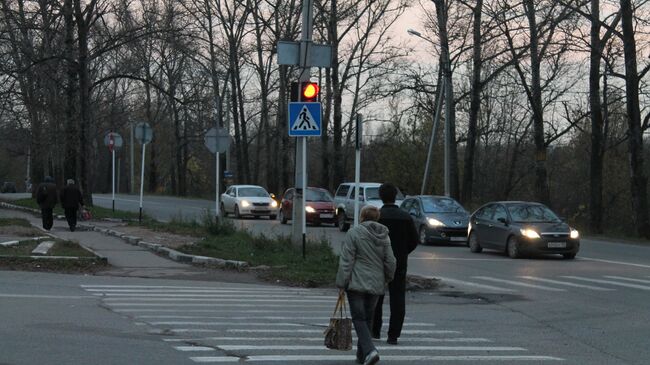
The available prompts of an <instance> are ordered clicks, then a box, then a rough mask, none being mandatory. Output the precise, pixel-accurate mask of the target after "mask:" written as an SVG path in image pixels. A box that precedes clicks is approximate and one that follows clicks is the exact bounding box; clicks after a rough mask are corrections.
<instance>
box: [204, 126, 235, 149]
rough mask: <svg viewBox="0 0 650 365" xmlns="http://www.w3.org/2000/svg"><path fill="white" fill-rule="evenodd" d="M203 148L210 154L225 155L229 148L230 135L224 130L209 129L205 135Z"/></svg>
mask: <svg viewBox="0 0 650 365" xmlns="http://www.w3.org/2000/svg"><path fill="white" fill-rule="evenodd" d="M204 141H205V147H207V148H208V149H209V150H210V152H212V153H217V152H219V153H225V152H226V151H228V148H230V133H228V131H227V130H225V129H224V128H219V129H217V128H210V130H209V131H208V132H207V133H206V134H205V138H204Z"/></svg>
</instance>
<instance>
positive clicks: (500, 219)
mask: <svg viewBox="0 0 650 365" xmlns="http://www.w3.org/2000/svg"><path fill="white" fill-rule="evenodd" d="M497 220H498V221H499V222H501V223H503V224H505V225H506V226H507V225H508V220H507V219H505V218H503V217H501V218H498V219H497Z"/></svg>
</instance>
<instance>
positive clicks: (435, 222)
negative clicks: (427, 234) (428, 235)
mask: <svg viewBox="0 0 650 365" xmlns="http://www.w3.org/2000/svg"><path fill="white" fill-rule="evenodd" d="M427 223H429V225H430V226H431V227H444V226H445V224H444V223H442V222H441V221H439V220H437V219H435V218H429V219H427Z"/></svg>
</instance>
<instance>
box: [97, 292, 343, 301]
mask: <svg viewBox="0 0 650 365" xmlns="http://www.w3.org/2000/svg"><path fill="white" fill-rule="evenodd" d="M94 295H98V296H103V297H104V298H106V299H124V298H126V297H128V298H152V299H155V298H275V299H287V300H293V299H322V300H328V301H330V302H331V301H332V297H327V296H323V295H304V296H301V295H295V296H291V295H278V294H123V293H119V294H112V293H107V294H103V293H94Z"/></svg>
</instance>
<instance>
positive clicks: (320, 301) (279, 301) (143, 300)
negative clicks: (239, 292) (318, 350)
mask: <svg viewBox="0 0 650 365" xmlns="http://www.w3.org/2000/svg"><path fill="white" fill-rule="evenodd" d="M104 300H106V301H107V302H108V301H117V300H121V301H125V300H128V301H138V302H140V301H142V302H146V301H161V302H188V301H190V302H241V301H242V300H241V299H240V298H131V297H129V298H104ZM246 302H260V303H264V302H269V303H285V302H286V303H331V302H332V299H331V298H323V299H246Z"/></svg>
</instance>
